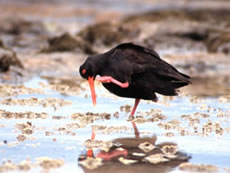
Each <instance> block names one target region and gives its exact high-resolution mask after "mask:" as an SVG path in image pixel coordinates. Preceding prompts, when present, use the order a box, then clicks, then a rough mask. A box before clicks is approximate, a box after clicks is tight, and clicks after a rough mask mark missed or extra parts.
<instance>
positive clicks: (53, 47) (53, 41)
mask: <svg viewBox="0 0 230 173" xmlns="http://www.w3.org/2000/svg"><path fill="white" fill-rule="evenodd" d="M48 44H49V46H48V48H45V49H43V50H42V52H65V51H76V50H77V51H79V50H80V51H82V52H83V53H86V54H96V53H97V52H96V51H95V50H94V49H93V47H92V46H91V45H90V44H89V43H87V42H85V41H84V40H82V39H80V38H77V37H73V36H71V35H70V34H68V33H64V34H62V35H61V36H56V37H53V38H50V39H48Z"/></svg>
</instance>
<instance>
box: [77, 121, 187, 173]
mask: <svg viewBox="0 0 230 173" xmlns="http://www.w3.org/2000/svg"><path fill="white" fill-rule="evenodd" d="M131 123H132V126H133V129H134V133H135V137H134V138H117V139H114V140H113V141H112V142H111V144H110V145H107V148H103V149H100V150H99V151H98V149H97V150H96V149H92V148H91V149H88V150H87V152H86V153H85V154H82V155H80V157H79V159H78V160H79V162H78V163H79V165H80V166H81V167H82V168H83V170H84V172H86V173H99V172H100V173H103V172H106V173H110V172H111V173H113V172H119V173H133V172H138V171H141V172H142V173H150V172H151V173H152V172H156V173H163V172H169V171H171V170H172V169H173V168H175V167H177V166H178V165H180V164H181V163H184V162H188V161H189V159H190V158H191V157H190V156H189V155H187V154H186V153H183V152H180V151H179V150H178V148H177V144H175V143H172V142H164V143H160V144H156V140H157V137H156V136H152V137H140V133H139V131H138V129H137V126H136V124H135V122H134V121H132V122H131ZM95 137H96V136H95V133H94V132H92V136H91V141H94V140H95Z"/></svg>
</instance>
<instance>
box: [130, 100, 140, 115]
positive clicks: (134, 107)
mask: <svg viewBox="0 0 230 173" xmlns="http://www.w3.org/2000/svg"><path fill="white" fill-rule="evenodd" d="M140 100H141V99H135V103H134V106H133V109H132V112H131V114H130V116H134V114H135V111H136V109H137V106H138V104H139V103H140Z"/></svg>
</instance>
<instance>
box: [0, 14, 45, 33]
mask: <svg viewBox="0 0 230 173" xmlns="http://www.w3.org/2000/svg"><path fill="white" fill-rule="evenodd" d="M1 22H4V25H1V26H0V33H5V34H11V35H20V34H21V33H32V34H41V33H44V32H46V29H45V27H44V25H43V24H42V22H38V21H29V20H25V19H22V18H18V17H16V18H5V19H1Z"/></svg>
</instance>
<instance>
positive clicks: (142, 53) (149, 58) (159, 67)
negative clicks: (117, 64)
mask: <svg viewBox="0 0 230 173" xmlns="http://www.w3.org/2000/svg"><path fill="white" fill-rule="evenodd" d="M122 53H123V54H124V56H123V57H126V58H124V61H125V63H126V64H129V66H132V68H131V69H129V70H131V71H132V72H131V73H132V74H137V73H145V72H150V73H154V74H155V75H158V76H160V77H161V78H165V79H168V80H174V81H175V82H176V81H177V82H179V81H183V82H188V83H189V78H190V77H189V76H187V75H185V74H183V73H180V72H179V71H178V70H177V69H176V68H174V67H173V66H172V65H170V64H168V63H167V62H165V61H164V60H162V59H161V58H160V56H159V55H158V54H157V53H156V52H155V51H154V50H151V49H148V48H144V47H142V46H138V45H133V44H129V46H127V47H125V50H123V51H122ZM121 62H122V61H121Z"/></svg>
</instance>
